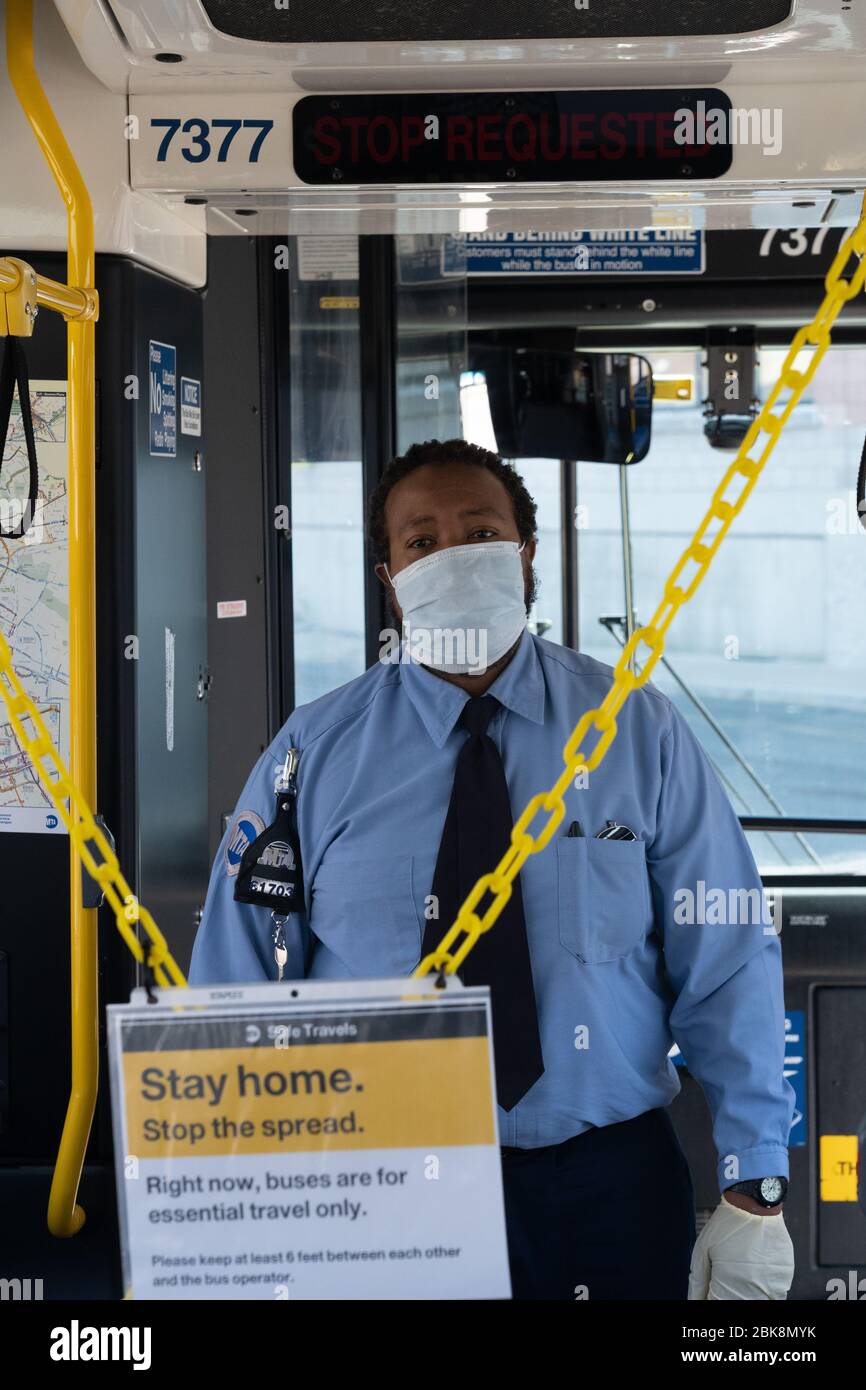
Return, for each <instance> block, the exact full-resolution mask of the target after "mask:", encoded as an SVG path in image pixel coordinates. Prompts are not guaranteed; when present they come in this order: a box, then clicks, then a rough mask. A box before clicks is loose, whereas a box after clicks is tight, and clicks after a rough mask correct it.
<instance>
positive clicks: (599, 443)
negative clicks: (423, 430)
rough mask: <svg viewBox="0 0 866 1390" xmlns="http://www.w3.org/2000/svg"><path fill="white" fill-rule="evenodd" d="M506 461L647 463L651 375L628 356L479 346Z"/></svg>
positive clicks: (478, 363)
mask: <svg viewBox="0 0 866 1390" xmlns="http://www.w3.org/2000/svg"><path fill="white" fill-rule="evenodd" d="M469 367H470V370H471V371H472V372H475V373H481V374H482V375H483V376H484V378H485V381H486V383H487V399H488V402H489V404H490V418H491V422H492V425H493V433H494V435H495V436H496V447H497V449H498V451H499V453H500V454H502V455H503V457H504V458H555V459H579V460H580V461H582V462H586V463H640V461H641V459H643V458H645V457H646V455H647V453H648V452H649V446H650V432H651V422H652V397H653V379H652V369H651V367H650V364H649V362H648V361H647V360H646V358H645V357H638V356H636V355H635V354H633V353H625V352H615V353H610V352H563V351H553V352H545V351H542V350H539V349H536V348H519V347H510V346H499V345H488V344H483V345H482V344H474V343H473V342H472V339H471V337H470V344H469Z"/></svg>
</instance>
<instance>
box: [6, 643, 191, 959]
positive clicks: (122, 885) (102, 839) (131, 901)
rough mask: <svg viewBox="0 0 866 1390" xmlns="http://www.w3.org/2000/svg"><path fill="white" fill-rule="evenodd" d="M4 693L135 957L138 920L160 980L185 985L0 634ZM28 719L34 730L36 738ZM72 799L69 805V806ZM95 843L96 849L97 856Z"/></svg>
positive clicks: (140, 955) (140, 953) (24, 743)
mask: <svg viewBox="0 0 866 1390" xmlns="http://www.w3.org/2000/svg"><path fill="white" fill-rule="evenodd" d="M0 696H2V698H3V701H4V703H5V705H6V709H7V711H8V714H9V722H10V724H11V725H12V729H13V731H14V733H15V737H16V738H17V740H18V742H19V744H20V746H21V748H22V749H23V750H24V752H25V753H26V754H27V756H28V757H29V758H30V761H31V762H32V764H33V766H34V768H35V769H36V771H37V772H38V774H39V777H40V780H41V782H42V785H43V786H44V788H45V790H46V791H47V793H48V795H49V796H50V798H51V800H52V802H53V804H54V806H55V807H56V809H57V813H58V815H59V816H60V818H61V820H62V821H63V823H64V825H65V826H66V828H67V830H68V831H69V834H70V836H71V838H72V840H73V841H74V843H75V848H76V850H77V851H78V855H79V858H80V859H81V861H82V863H83V864H84V866H85V868H86V869H87V872H88V873H89V874H90V876H91V878H94V879H96V882H97V883H98V884H99V885H100V887H101V888H102V890H103V892H104V893H105V896H106V898H107V899H108V902H109V903H110V905H111V907H112V909H113V911H114V915H115V917H116V919H117V925H118V927H119V929H120V934H121V936H122V937H123V939H124V941H125V942H126V944H127V946H128V947H129V949H130V951H131V952H132V954H133V955H134V956H135V959H136V960H138V961H144V960H145V953H144V948H143V947H142V945H141V942H140V941H139V940H138V937H137V936H136V934H135V927H136V924H138V923H140V924H141V926H142V927H143V928H144V930H145V931H146V932H147V935H148V937H149V938H150V950H149V951H148V953H147V957H146V962H147V964H148V965H149V966H150V967H151V968H152V970H153V973H154V976H155V978H156V981H157V984H160V985H185V984H186V980H185V979H184V976H183V972H182V971H181V969H180V967H179V966H178V964H177V962H176V961H175V959H174V957H173V956H172V954H171V952H170V951H169V949H168V943H167V941H166V939H165V937H164V936H163V934H162V932H161V931H160V930H159V927H158V926H157V925H156V923H155V922H154V920H153V918H152V917H151V915H150V913H149V912H148V911H147V908H145V907H142V906H141V904H140V903H139V901H138V899H137V898H136V897H135V895H134V893H133V892H132V889H131V888H130V886H129V884H128V883H127V882H126V879H125V878H124V877H123V874H122V873H121V872H120V865H119V863H118V861H117V856H116V855H115V853H114V850H113V849H112V848H111V845H110V844H109V842H108V839H107V838H106V836H105V835H104V834H103V831H102V829H101V827H100V826H99V825H98V824H97V822H96V821H95V820H94V818H93V814H92V812H91V810H90V807H89V806H88V805H87V802H86V801H85V800H84V797H83V796H82V795H81V792H80V791H79V790H78V787H77V786H76V785H75V783H74V782H73V781H72V778H71V777H70V775H69V772H68V771H67V769H66V767H65V766H64V763H63V761H62V759H61V757H60V754H59V753H58V751H57V749H56V748H55V747H54V744H53V743H52V741H51V735H50V734H49V732H48V730H47V728H46V727H45V724H44V723H43V720H42V716H41V715H40V713H39V710H38V709H37V708H36V705H35V704H34V703H33V701H32V700H31V699H30V696H29V695H28V694H27V691H26V690H25V689H24V687H23V686H22V684H21V682H20V680H19V679H18V676H17V674H16V672H15V668H14V667H13V665H12V652H11V649H10V647H9V643H8V642H7V640H6V638H5V637H4V635H3V633H2V632H0ZM27 721H29V722H30V724H31V725H32V726H33V728H34V729H35V730H36V736H35V737H33V736H32V735H31V733H30V731H29V730H28V728H27ZM67 798H68V803H69V804H68V807H67ZM91 846H92V847H93V848H94V849H96V850H98V852H99V854H100V855H101V859H96V858H95V857H94V855H93V853H92V850H91Z"/></svg>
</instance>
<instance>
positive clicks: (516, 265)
mask: <svg viewBox="0 0 866 1390" xmlns="http://www.w3.org/2000/svg"><path fill="white" fill-rule="evenodd" d="M455 240H456V238H455ZM462 252H463V256H464V264H465V270H466V274H467V275H702V274H703V272H704V234H703V232H694V231H690V230H688V231H687V230H684V229H683V228H680V227H654V228H650V229H646V228H641V229H638V230H632V231H624V232H582V231H581V232H578V231H576V232H570V233H562V232H470V233H467V234H466V236H465V237H464V238H463V248H462ZM450 255H451V257H452V258H453V257H454V256H455V255H456V251H455V250H454V249H453V248H452V249H451V251H450ZM455 268H456V267H454V266H450V265H446V266H444V267H443V269H444V270H445V272H446V274H447V273H449V272H450V273H452V274H453V273H454V269H455Z"/></svg>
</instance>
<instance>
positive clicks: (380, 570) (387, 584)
mask: <svg viewBox="0 0 866 1390" xmlns="http://www.w3.org/2000/svg"><path fill="white" fill-rule="evenodd" d="M373 572H374V574H375V575H376V578H377V579H378V580H379V582H380V583H381V584H383V585H384V588H385V592H386V593H387V595H388V607H389V608H390V610H391V612H392V613H393V614H394V617H395V618H396V619H397V622H398V623H402V621H403V610H402V608H401V607H400V605H399V603H398V602H397V595H396V594H395V592H394V585H393V584H392V583H391V581H390V579H389V578H388V571H387V569H386V568H385V566H384V565H375V566H374V569H373Z"/></svg>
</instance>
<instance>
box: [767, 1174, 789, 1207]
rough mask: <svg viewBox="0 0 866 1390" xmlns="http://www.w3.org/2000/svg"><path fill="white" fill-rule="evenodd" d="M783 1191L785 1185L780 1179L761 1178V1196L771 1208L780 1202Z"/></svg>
mask: <svg viewBox="0 0 866 1390" xmlns="http://www.w3.org/2000/svg"><path fill="white" fill-rule="evenodd" d="M784 1191H785V1185H784V1183H783V1182H782V1179H781V1178H763V1179H762V1181H761V1196H762V1197H763V1199H764V1201H765V1202H769V1204H770V1206H771V1207H774V1206H775V1205H776V1203H777V1202H781V1200H782V1194H783V1192H784Z"/></svg>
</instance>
